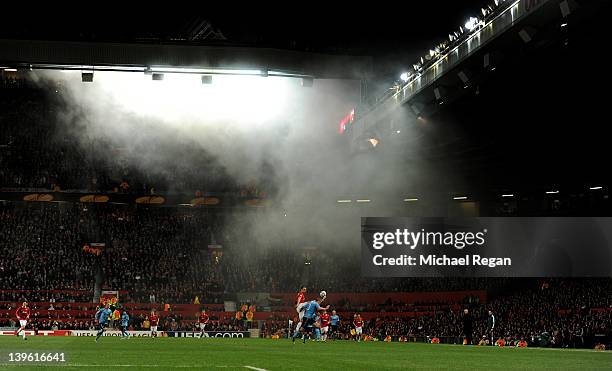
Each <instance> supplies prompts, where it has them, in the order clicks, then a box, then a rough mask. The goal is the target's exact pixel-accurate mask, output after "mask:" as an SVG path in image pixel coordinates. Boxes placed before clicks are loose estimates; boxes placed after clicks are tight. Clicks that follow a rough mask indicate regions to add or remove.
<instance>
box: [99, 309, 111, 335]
mask: <svg viewBox="0 0 612 371" xmlns="http://www.w3.org/2000/svg"><path fill="white" fill-rule="evenodd" d="M111 313H112V312H111V310H110V308H109V306H108V303H106V304H105V305H104V308H100V309H99V310H98V311H97V312H96V320H97V321H98V334H97V335H96V341H98V339H99V338H100V336H102V334H103V333H104V331H105V330H106V327H107V326H108V318H109V317H110V315H111Z"/></svg>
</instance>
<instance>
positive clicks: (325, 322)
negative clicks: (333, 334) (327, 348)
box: [319, 310, 329, 341]
mask: <svg viewBox="0 0 612 371" xmlns="http://www.w3.org/2000/svg"><path fill="white" fill-rule="evenodd" d="M319 320H320V321H321V341H327V333H328V331H329V313H327V311H326V310H324V311H323V313H321V316H320V317H319Z"/></svg>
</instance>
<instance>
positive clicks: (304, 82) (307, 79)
mask: <svg viewBox="0 0 612 371" xmlns="http://www.w3.org/2000/svg"><path fill="white" fill-rule="evenodd" d="M313 84H314V79H313V78H312V77H304V78H302V86H303V87H305V88H312V85H313Z"/></svg>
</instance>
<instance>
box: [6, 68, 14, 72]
mask: <svg viewBox="0 0 612 371" xmlns="http://www.w3.org/2000/svg"><path fill="white" fill-rule="evenodd" d="M4 71H6V72H17V69H16V68H5V69H4Z"/></svg>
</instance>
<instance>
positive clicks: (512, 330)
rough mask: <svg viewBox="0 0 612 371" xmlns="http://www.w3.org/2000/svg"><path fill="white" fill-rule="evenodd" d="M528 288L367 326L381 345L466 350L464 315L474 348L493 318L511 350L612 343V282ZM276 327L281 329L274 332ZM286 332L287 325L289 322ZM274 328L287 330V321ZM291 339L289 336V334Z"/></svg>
mask: <svg viewBox="0 0 612 371" xmlns="http://www.w3.org/2000/svg"><path fill="white" fill-rule="evenodd" d="M522 284H523V287H522V288H521V289H516V290H515V291H513V292H507V293H504V294H503V295H499V296H497V297H494V298H492V300H490V301H489V302H488V303H472V304H470V305H463V306H462V308H461V309H459V310H453V309H450V308H448V309H443V310H436V311H433V314H432V315H421V316H415V317H400V316H394V315H393V313H381V315H380V316H377V317H375V318H371V319H369V320H368V321H366V322H365V327H364V328H365V334H367V335H369V336H372V337H373V338H376V339H378V340H383V339H385V338H386V337H387V336H391V338H392V339H393V340H397V339H398V338H399V337H400V336H404V337H406V338H407V339H409V340H420V341H428V340H431V339H433V338H438V339H442V342H446V343H455V344H462V343H463V341H464V339H465V337H466V336H465V335H466V334H465V333H464V327H463V315H464V314H463V309H468V312H469V313H470V316H472V318H473V323H474V327H473V333H472V334H470V335H471V336H472V337H473V340H472V344H477V343H478V342H479V339H481V338H482V337H486V338H487V341H488V342H489V343H490V341H489V338H490V333H489V332H488V331H487V318H488V312H489V310H491V311H492V312H493V314H494V316H495V318H496V320H495V327H494V330H493V338H494V340H497V339H499V338H501V339H504V340H505V342H506V344H515V343H517V342H518V341H520V340H521V339H522V340H525V341H526V342H527V343H528V344H529V345H531V346H552V347H562V348H567V347H592V346H593V345H594V344H596V343H598V342H603V343H605V342H610V341H612V281H611V280H610V279H550V280H545V281H541V280H537V279H531V280H522ZM341 320H342V322H341V325H340V331H339V334H338V337H339V338H341V339H350V338H352V337H351V335H350V330H351V328H352V319H351V318H342V319H341ZM274 325H276V326H277V327H273V326H274ZM284 326H285V328H286V327H287V326H286V321H285V325H284ZM268 328H269V329H271V330H270V331H272V330H278V329H280V330H282V329H283V322H282V321H276V322H274V321H272V322H271V323H270V324H269V325H268ZM284 334H286V331H285V332H284Z"/></svg>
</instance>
